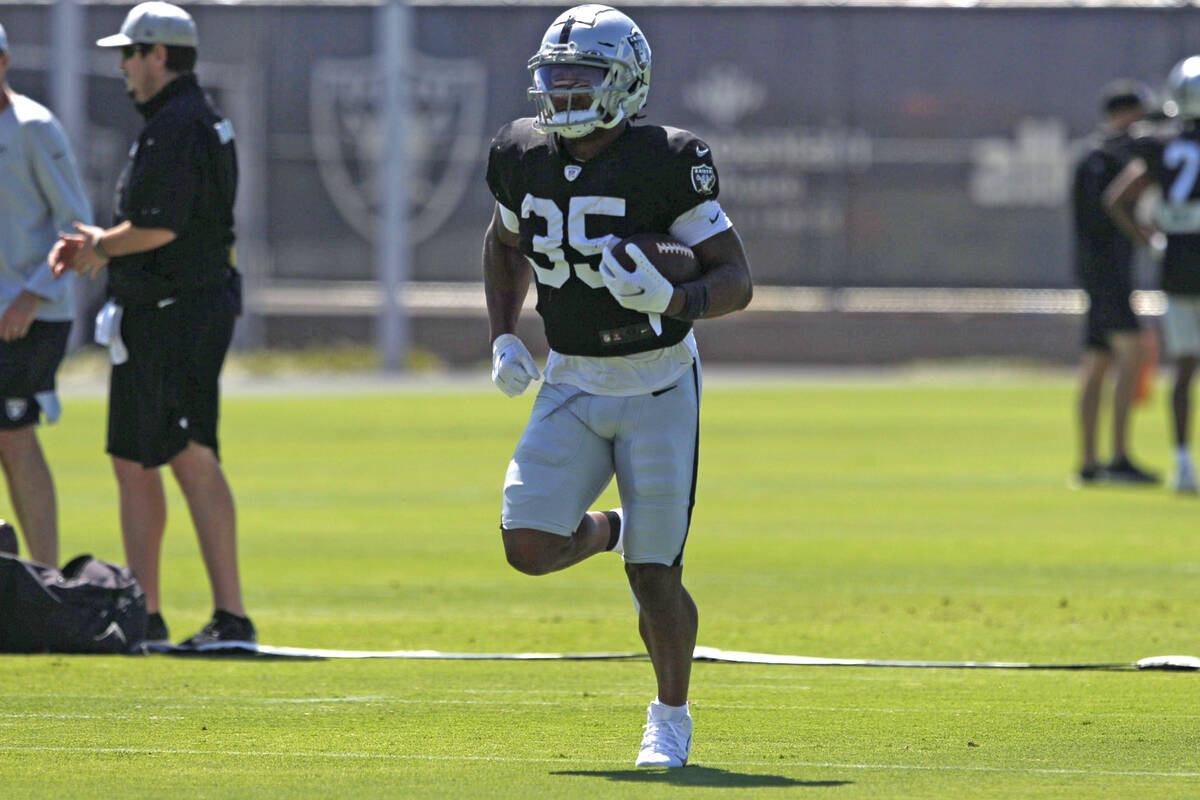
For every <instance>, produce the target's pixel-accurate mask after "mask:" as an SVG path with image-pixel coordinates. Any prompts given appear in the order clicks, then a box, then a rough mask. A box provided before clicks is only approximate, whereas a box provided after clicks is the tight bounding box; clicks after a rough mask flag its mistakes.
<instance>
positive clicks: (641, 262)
mask: <svg viewBox="0 0 1200 800" xmlns="http://www.w3.org/2000/svg"><path fill="white" fill-rule="evenodd" d="M625 252H626V253H628V254H629V257H630V258H631V259H632V260H633V263H634V264H635V265H636V266H637V269H635V270H634V271H633V272H630V271H629V270H627V269H625V267H623V266H621V264H620V263H619V262H618V261H617V258H616V256H614V255H613V254H612V250H611V249H610V248H608V247H606V248H604V253H603V254H602V255H601V257H600V277H601V278H603V279H604V285H605V286H606V287H607V288H608V291H609V294H611V295H612V296H613V297H615V298H616V300H617V302H618V303H620V304H621V305H623V306H624V307H625V308H628V309H629V310H631V311H641V312H642V313H643V314H661V313H662V312H664V311H666V310H667V305H668V304H669V303H670V302H671V297H672V296H674V294H675V287H674V286H672V285H671V282H670V281H669V280H667V279H666V278H664V277H663V276H662V273H660V272H659V271H658V270H656V269H655V268H654V265H653V264H651V263H650V259H648V258H646V254H645V253H643V252H642V251H641V250H640V249H638V246H637V245H635V244H630V245H627V246H626V247H625Z"/></svg>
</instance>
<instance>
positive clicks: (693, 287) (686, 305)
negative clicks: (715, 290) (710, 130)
mask: <svg viewBox="0 0 1200 800" xmlns="http://www.w3.org/2000/svg"><path fill="white" fill-rule="evenodd" d="M679 288H680V289H683V308H682V309H680V311H679V313H678V314H674V315H673V316H674V317H675V319H683V320H687V321H688V322H691V321H693V320H697V319H700V318H701V317H703V316H704V315H705V314H706V313H708V287H707V286H705V285H704V284H703V283H700V282H699V281H692V282H691V283H685V284H683V285H682V286H680V287H679Z"/></svg>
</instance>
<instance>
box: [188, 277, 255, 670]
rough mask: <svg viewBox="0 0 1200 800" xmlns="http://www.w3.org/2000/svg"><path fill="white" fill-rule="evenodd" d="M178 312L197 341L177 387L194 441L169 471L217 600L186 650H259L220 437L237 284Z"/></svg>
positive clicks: (191, 301)
mask: <svg viewBox="0 0 1200 800" xmlns="http://www.w3.org/2000/svg"><path fill="white" fill-rule="evenodd" d="M177 305H178V306H179V310H178V313H179V315H180V316H181V318H182V321H183V322H184V330H185V331H187V332H188V334H189V336H190V339H189V342H188V349H187V351H186V352H187V358H186V359H181V360H179V361H177V362H176V364H177V366H176V369H175V371H173V372H172V374H171V377H170V381H171V383H172V384H173V385H174V386H175V387H176V390H177V393H178V396H179V397H180V398H181V409H180V412H179V413H180V414H181V415H182V416H181V421H182V422H183V423H185V424H184V426H183V427H184V428H185V430H186V436H187V441H186V442H185V443H184V444H183V445H182V446H181V447H179V448H178V449H177V450H176V451H175V452H173V453H172V455H171V457H170V461H169V462H168V463H169V464H170V466H171V472H172V473H173V474H174V476H175V480H176V482H178V484H179V488H180V491H182V492H183V496H184V498H185V499H186V500H187V505H188V511H189V513H190V514H191V518H192V525H193V527H194V528H195V529H196V538H197V540H198V541H199V543H200V554H201V556H202V558H203V559H204V568H205V570H206V572H207V573H208V582H209V587H210V589H211V591H212V600H213V616H212V618H211V619H210V620H209V622H208V624H207V625H205V626H204V628H203V629H201V630H200V631H199V632H198V633H197V634H195V635H194V636H192V637H190V638H189V639H187V640H186V641H185V642H184V643H183V644H182V645H181V646H182V647H187V648H192V649H196V650H217V649H222V648H226V647H239V646H241V645H243V644H245V645H252V644H254V643H256V642H257V640H258V632H257V631H256V630H255V628H254V624H253V623H252V622H251V621H250V619H249V618H248V617H247V616H246V609H245V604H244V601H243V596H242V584H241V577H240V574H239V569H238V554H237V509H236V506H235V503H234V499H233V491H232V490H231V489H230V486H229V482H228V480H227V479H226V477H225V472H224V470H222V468H221V462H220V449H219V441H218V435H217V428H218V420H219V418H220V400H221V390H220V379H221V369H222V368H223V366H224V364H225V356H226V354H227V353H228V352H229V345H230V343H231V342H232V341H233V328H234V323H235V322H236V319H237V313H238V310H239V308H240V298H239V294H238V290H237V288H236V280H231V281H230V283H229V284H227V285H226V286H222V287H218V288H215V289H213V290H211V291H209V292H207V293H205V294H204V295H202V296H200V297H198V298H194V299H189V300H188V301H187V302H183V301H181V302H180V303H178V304H177Z"/></svg>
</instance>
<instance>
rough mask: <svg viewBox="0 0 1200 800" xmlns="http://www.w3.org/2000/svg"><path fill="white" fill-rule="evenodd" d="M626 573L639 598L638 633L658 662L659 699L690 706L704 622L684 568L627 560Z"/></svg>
mask: <svg viewBox="0 0 1200 800" xmlns="http://www.w3.org/2000/svg"><path fill="white" fill-rule="evenodd" d="M625 574H626V575H627V576H628V578H629V586H630V588H632V589H633V594H634V596H635V597H636V598H637V601H638V606H639V611H638V632H639V633H640V634H641V636H642V641H643V642H644V643H645V645H646V652H647V653H648V654H649V655H650V661H651V663H652V664H653V665H654V677H655V680H656V682H657V684H658V699H659V702H661V703H663V704H664V705H668V706H677V707H678V706H684V705H687V699H688V688H689V684H690V683H691V675H692V656H693V654H694V652H695V650H696V632H697V630H698V628H699V624H700V623H699V614H698V612H697V611H696V603H695V602H694V601H693V600H692V596H691V595H690V594H688V591H687V589H685V588H684V586H683V567H682V566H666V565H664V564H629V563H627V564H626V565H625Z"/></svg>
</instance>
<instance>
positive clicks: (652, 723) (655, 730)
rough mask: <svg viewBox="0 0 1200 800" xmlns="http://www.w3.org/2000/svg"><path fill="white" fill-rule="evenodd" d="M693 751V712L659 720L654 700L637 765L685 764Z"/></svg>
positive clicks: (647, 718)
mask: <svg viewBox="0 0 1200 800" xmlns="http://www.w3.org/2000/svg"><path fill="white" fill-rule="evenodd" d="M656 702H657V701H656ZM691 751H692V715H691V712H689V711H685V712H684V717H683V719H680V720H675V721H671V720H663V719H656V718H655V714H654V703H651V704H650V709H649V710H648V711H647V712H646V732H645V734H643V735H642V749H641V751H639V752H638V757H637V761H635V762H634V766H637V767H682V766H685V765H686V764H687V760H688V755H689V754H690V753H691Z"/></svg>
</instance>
